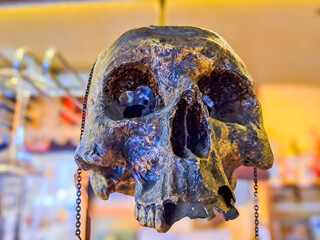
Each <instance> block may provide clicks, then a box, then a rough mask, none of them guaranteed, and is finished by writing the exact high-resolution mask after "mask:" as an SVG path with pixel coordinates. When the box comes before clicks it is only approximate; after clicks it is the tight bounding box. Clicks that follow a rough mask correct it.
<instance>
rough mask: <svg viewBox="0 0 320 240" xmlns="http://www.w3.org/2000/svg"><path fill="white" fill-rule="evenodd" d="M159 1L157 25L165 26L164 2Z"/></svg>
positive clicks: (162, 0) (163, 0)
mask: <svg viewBox="0 0 320 240" xmlns="http://www.w3.org/2000/svg"><path fill="white" fill-rule="evenodd" d="M159 1H160V9H159V25H160V26H165V25H166V24H167V15H166V9H165V4H166V1H165V0H159Z"/></svg>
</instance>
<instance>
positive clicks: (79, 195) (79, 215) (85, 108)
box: [75, 63, 95, 240]
mask: <svg viewBox="0 0 320 240" xmlns="http://www.w3.org/2000/svg"><path fill="white" fill-rule="evenodd" d="M94 65H95V63H94V64H93V67H92V69H91V72H90V75H89V80H88V84H87V89H86V93H85V94H84V99H83V107H82V121H81V130H80V141H81V139H82V135H83V131H84V124H85V122H86V113H87V102H88V96H89V91H90V86H91V79H92V74H93V69H94ZM81 172H82V169H81V168H80V167H78V169H77V177H76V180H77V184H76V187H77V200H76V203H77V207H76V212H77V214H76V219H77V221H76V232H75V233H76V236H77V237H78V239H79V240H81V230H80V226H81V214H80V211H81V206H80V203H81Z"/></svg>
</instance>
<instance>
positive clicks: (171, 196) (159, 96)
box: [75, 27, 273, 232]
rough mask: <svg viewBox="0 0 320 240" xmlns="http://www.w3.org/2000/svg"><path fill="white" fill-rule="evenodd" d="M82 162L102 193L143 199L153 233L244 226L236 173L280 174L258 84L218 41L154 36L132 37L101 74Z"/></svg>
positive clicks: (143, 218) (139, 207)
mask: <svg viewBox="0 0 320 240" xmlns="http://www.w3.org/2000/svg"><path fill="white" fill-rule="evenodd" d="M87 111H88V112H87V120H86V123H85V129H84V135H83V138H82V140H81V142H80V145H79V146H78V148H77V150H76V157H75V158H76V162H77V163H78V165H79V166H80V167H81V168H82V169H84V170H90V180H91V183H92V185H93V189H94V192H95V193H96V195H98V196H99V197H100V198H102V199H108V197H109V194H110V193H112V192H121V193H124V194H129V195H133V194H134V195H135V201H136V208H135V216H136V218H137V220H138V221H139V222H140V224H141V225H143V226H148V227H153V228H156V230H157V231H159V232H166V231H167V230H168V229H169V228H170V227H171V226H172V224H173V223H174V222H176V221H178V220H179V219H181V218H183V217H185V216H188V217H190V218H208V219H210V218H212V217H214V216H215V215H214V209H216V210H218V211H220V212H221V213H222V214H223V215H224V218H225V219H226V220H229V219H234V218H236V217H237V216H238V212H237V210H236V209H235V207H234V202H235V197H234V195H233V190H234V188H235V185H236V180H235V178H234V177H233V175H232V174H233V172H234V170H235V169H236V168H237V167H239V166H240V165H246V166H256V167H258V168H261V169H268V168H270V167H271V166H272V164H273V156H272V152H271V149H270V145H269V142H268V139H267V136H266V133H265V131H264V128H263V124H262V118H261V109H260V105H259V103H258V101H257V99H256V97H255V93H254V90H253V82H252V79H251V77H250V75H249V74H248V72H247V70H246V69H245V66H244V64H243V63H242V61H241V60H240V58H239V57H238V56H237V55H236V54H235V53H234V51H233V50H232V49H231V48H230V46H229V45H228V44H227V43H226V41H225V40H224V39H222V38H221V37H220V36H218V35H217V34H215V33H213V32H210V31H207V30H203V29H199V28H195V27H146V28H139V29H134V30H131V31H129V32H127V33H125V34H123V35H122V36H121V37H120V38H119V39H118V40H116V42H115V43H114V44H113V45H112V46H111V47H109V48H108V49H107V50H106V51H105V52H102V53H101V54H100V55H99V56H98V58H97V61H96V64H95V67H94V69H93V77H92V85H91V89H90V93H89V99H88V108H87Z"/></svg>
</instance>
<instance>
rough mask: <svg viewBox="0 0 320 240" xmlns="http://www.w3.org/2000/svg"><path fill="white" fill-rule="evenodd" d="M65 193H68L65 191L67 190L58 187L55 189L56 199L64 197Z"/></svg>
mask: <svg viewBox="0 0 320 240" xmlns="http://www.w3.org/2000/svg"><path fill="white" fill-rule="evenodd" d="M67 195H68V193H67V191H66V190H65V189H59V190H58V191H57V199H58V200H64V199H66V197H67Z"/></svg>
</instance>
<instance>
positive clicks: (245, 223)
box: [0, 0, 320, 240]
mask: <svg viewBox="0 0 320 240" xmlns="http://www.w3.org/2000/svg"><path fill="white" fill-rule="evenodd" d="M159 24H164V25H191V26H197V27H202V28H207V29H209V30H212V31H215V32H217V33H219V34H220V35H221V36H223V37H224V38H225V39H226V40H227V41H228V42H229V44H230V45H231V46H232V48H233V49H234V50H235V51H236V52H237V53H238V54H239V55H240V57H241V58H242V59H243V61H244V62H245V64H246V66H247V68H248V70H249V72H250V74H251V75H252V77H253V79H254V80H255V84H256V91H257V96H258V98H259V100H260V102H261V104H262V109H263V115H264V124H265V128H266V130H267V133H268V136H269V139H270V142H271V145H272V149H273V152H274V156H275V164H274V166H273V168H272V169H271V170H269V171H267V172H262V171H261V172H259V205H260V219H259V220H260V237H261V239H284V240H307V239H320V106H319V104H320V2H319V0H259V1H254V0H241V1H237V0H229V1H225V0H197V1H194V0H166V1H160V0H139V1H138V0H137V1H133V0H132V1H123V0H118V1H117V0H110V1H90V2H89V1H58V0H50V1H32V0H29V1H15V0H12V1H3V0H0V239H1V240H17V239H19V240H20V239H23V240H40V239H41V240H49V239H50V240H51V239H52V240H53V239H54V240H56V239H61V240H65V239H75V234H74V232H75V214H76V211H75V207H76V204H75V201H76V190H75V187H74V173H75V170H76V168H77V166H76V164H75V163H74V160H73V151H74V149H75V147H76V145H77V144H78V142H79V134H80V124H81V104H82V101H83V95H84V91H85V87H86V83H87V79H88V75H89V71H90V69H91V66H92V64H93V62H94V61H95V59H96V57H97V55H98V53H99V52H100V51H102V50H104V49H106V48H107V47H108V46H109V45H110V44H111V43H112V42H113V41H114V40H115V39H116V38H117V37H119V36H120V35H121V34H122V33H124V32H125V31H127V30H129V29H131V28H135V27H141V26H148V25H159ZM237 175H238V178H239V180H238V185H237V189H236V192H235V195H236V198H237V202H236V206H237V208H238V210H239V212H240V217H239V218H237V219H236V220H234V221H229V222H225V221H224V220H223V219H222V218H221V216H218V217H217V218H216V219H214V220H212V221H209V222H208V221H206V220H190V219H187V218H185V219H182V220H181V221H179V222H178V223H176V224H175V225H174V226H173V227H172V229H171V230H170V231H169V232H168V233H166V234H158V233H157V232H156V231H155V230H154V229H149V228H142V227H140V226H139V224H138V222H137V221H136V220H135V219H134V214H133V207H134V200H133V197H128V196H124V195H121V194H112V195H111V197H110V199H109V200H108V201H102V200H99V199H97V198H96V197H94V196H92V195H91V194H89V195H88V194H87V188H88V180H87V176H86V173H85V172H84V173H83V175H82V177H83V178H84V181H83V189H82V190H83V194H82V195H83V198H82V203H81V204H82V211H81V215H82V219H81V220H82V226H81V230H82V237H83V239H89V236H91V239H94V240H147V239H148V240H149V239H155V240H157V239H159V240H160V239H166V240H173V239H184V240H186V239H203V240H206V239H208V240H209V239H222V240H229V239H230V240H231V239H236V240H237V239H239V240H246V239H253V238H254V211H253V204H254V201H253V183H252V175H253V170H252V168H242V169H240V170H239V171H238V172H237ZM89 192H90V191H89ZM87 213H88V214H89V215H88V214H87ZM88 216H90V219H89V217H88ZM89 221H90V222H89ZM86 222H87V223H88V224H86ZM86 225H87V226H91V229H90V228H89V227H86Z"/></svg>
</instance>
